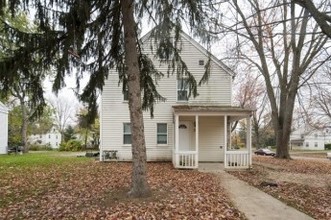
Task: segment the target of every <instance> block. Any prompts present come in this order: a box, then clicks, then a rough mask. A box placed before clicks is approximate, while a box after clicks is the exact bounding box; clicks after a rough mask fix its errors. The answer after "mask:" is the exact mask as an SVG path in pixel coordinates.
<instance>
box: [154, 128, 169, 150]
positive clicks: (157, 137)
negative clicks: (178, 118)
mask: <svg viewBox="0 0 331 220" xmlns="http://www.w3.org/2000/svg"><path fill="white" fill-rule="evenodd" d="M159 125H165V126H166V132H165V133H162V132H160V133H159V131H158V130H159V129H158V126H159ZM159 135H163V136H164V135H165V136H166V143H159ZM168 138H169V129H168V123H163V122H160V123H156V144H157V145H163V146H166V145H168V143H169V139H168Z"/></svg>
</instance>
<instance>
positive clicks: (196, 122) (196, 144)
mask: <svg viewBox="0 0 331 220" xmlns="http://www.w3.org/2000/svg"><path fill="white" fill-rule="evenodd" d="M195 161H196V164H195V167H196V168H198V166H199V116H198V115H195Z"/></svg>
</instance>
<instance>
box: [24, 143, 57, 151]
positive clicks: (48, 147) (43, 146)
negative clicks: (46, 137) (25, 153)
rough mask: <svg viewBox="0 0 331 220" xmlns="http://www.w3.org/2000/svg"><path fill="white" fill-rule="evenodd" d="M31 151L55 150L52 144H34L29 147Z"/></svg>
mask: <svg viewBox="0 0 331 220" xmlns="http://www.w3.org/2000/svg"><path fill="white" fill-rule="evenodd" d="M29 150H31V151H44V150H46V151H51V150H53V148H52V147H51V145H50V144H41V145H40V144H32V145H30V146H29Z"/></svg>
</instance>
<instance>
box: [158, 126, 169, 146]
mask: <svg viewBox="0 0 331 220" xmlns="http://www.w3.org/2000/svg"><path fill="white" fill-rule="evenodd" d="M158 124H166V125H167V143H166V144H159V143H158V140H157V136H158V132H157V125H158ZM155 130H156V145H157V146H169V125H168V123H166V122H159V123H156V129H155Z"/></svg>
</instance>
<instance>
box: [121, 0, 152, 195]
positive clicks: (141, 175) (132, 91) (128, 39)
mask: <svg viewBox="0 0 331 220" xmlns="http://www.w3.org/2000/svg"><path fill="white" fill-rule="evenodd" d="M133 7H134V4H133V1H132V0H122V1H121V8H122V14H123V27H124V39H125V63H126V72H127V75H128V91H129V110H130V120H131V134H132V135H131V138H132V162H133V163H132V188H131V190H130V192H129V195H130V196H132V197H146V196H149V195H150V194H151V191H150V188H149V185H148V183H147V175H146V173H147V172H146V146H145V136H144V119H143V112H142V106H141V89H140V70H139V64H138V53H137V42H136V39H137V38H136V30H135V29H136V23H135V20H134V17H133V13H134V11H133Z"/></svg>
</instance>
